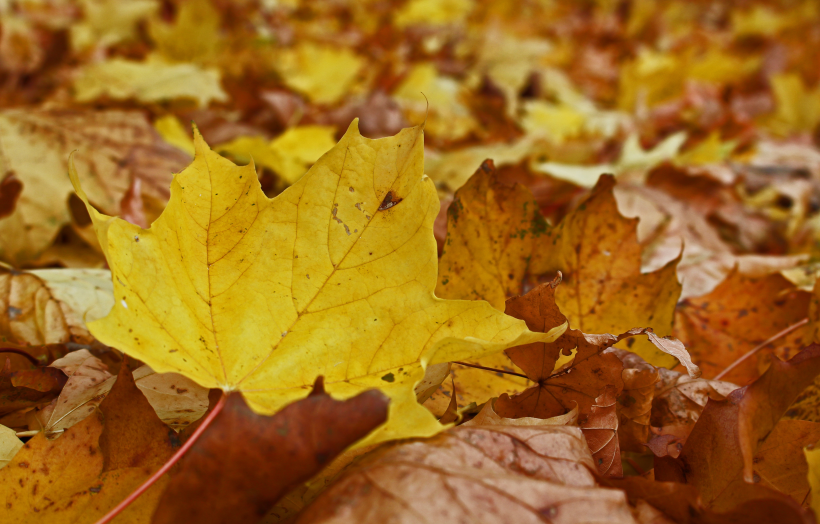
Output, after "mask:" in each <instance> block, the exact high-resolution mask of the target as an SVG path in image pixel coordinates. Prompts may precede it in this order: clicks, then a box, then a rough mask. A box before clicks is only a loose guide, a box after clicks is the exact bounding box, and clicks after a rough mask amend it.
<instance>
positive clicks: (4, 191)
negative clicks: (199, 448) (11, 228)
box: [0, 172, 23, 218]
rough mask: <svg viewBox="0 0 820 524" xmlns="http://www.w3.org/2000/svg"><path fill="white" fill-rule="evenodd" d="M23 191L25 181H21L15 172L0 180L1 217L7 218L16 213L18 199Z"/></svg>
mask: <svg viewBox="0 0 820 524" xmlns="http://www.w3.org/2000/svg"><path fill="white" fill-rule="evenodd" d="M22 191H23V183H22V182H20V181H19V180H18V179H17V177H16V176H14V172H11V173H7V174H6V175H5V176H4V177H3V181H2V182H0V218H5V217H7V216H9V215H11V214H12V213H14V208H15V207H17V199H18V198H19V197H20V193H21V192H22Z"/></svg>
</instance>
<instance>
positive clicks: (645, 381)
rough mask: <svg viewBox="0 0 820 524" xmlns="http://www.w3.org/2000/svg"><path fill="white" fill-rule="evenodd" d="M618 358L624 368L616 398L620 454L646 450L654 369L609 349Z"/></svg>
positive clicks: (634, 358)
mask: <svg viewBox="0 0 820 524" xmlns="http://www.w3.org/2000/svg"><path fill="white" fill-rule="evenodd" d="M613 352H614V353H615V354H616V355H617V356H618V358H619V359H621V362H622V363H623V366H624V369H623V372H622V373H621V378H622V379H623V382H624V389H623V391H621V394H620V395H618V406H617V407H618V442H619V443H620V445H621V449H623V450H624V451H634V452H642V451H646V448H645V447H644V444H645V443H646V442H648V441H649V431H650V430H649V428H650V422H649V421H650V417H651V414H652V399H654V397H655V384H656V383H657V382H658V381H659V380H660V376H659V373H658V370H657V369H656V368H655V367H654V366H652V365H651V364H648V363H647V362H646V361H644V360H643V359H642V358H641V357H639V356H638V355H636V354H634V353H630V352H628V351H624V350H617V349H616V350H613Z"/></svg>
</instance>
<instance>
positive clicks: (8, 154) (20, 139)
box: [0, 108, 188, 266]
mask: <svg viewBox="0 0 820 524" xmlns="http://www.w3.org/2000/svg"><path fill="white" fill-rule="evenodd" d="M0 143H2V148H3V155H4V163H5V165H6V167H7V169H10V170H12V171H14V173H15V176H16V177H17V178H18V179H19V180H20V182H22V183H23V192H22V193H21V195H20V198H19V199H18V201H17V206H16V207H15V209H14V211H13V213H12V214H11V215H9V216H8V217H5V218H2V219H0V258H2V259H3V260H5V261H7V262H11V263H13V264H15V265H18V266H19V265H20V264H23V263H26V262H28V261H30V260H33V259H36V258H37V257H38V256H39V255H40V253H42V252H43V251H44V250H45V249H46V248H47V247H48V245H49V244H50V243H51V242H52V240H53V239H54V236H55V235H56V234H57V232H58V231H59V229H60V228H61V227H62V226H63V225H65V224H68V223H69V221H70V219H71V215H70V212H69V208H68V206H67V205H66V203H67V201H68V197H69V195H71V194H72V188H71V184H70V182H69V180H68V179H67V178H66V176H65V173H66V171H67V169H68V164H67V163H68V156H69V154H70V153H72V152H73V151H77V153H76V154H75V161H76V162H77V163H78V164H79V165H78V171H79V172H81V173H93V174H94V176H93V177H91V176H89V178H88V179H86V180H83V187H85V189H86V191H87V192H88V194H89V198H90V199H91V200H92V201H93V202H94V204H95V205H97V206H99V207H100V208H101V209H102V210H103V211H104V212H107V213H109V214H113V215H116V214H118V213H119V211H120V202H121V200H122V197H123V195H124V193H125V192H126V190H127V189H128V186H129V184H130V181H131V180H133V179H134V178H140V179H141V180H142V181H143V183H144V186H143V190H144V191H145V192H146V193H147V194H148V195H150V196H153V197H156V198H159V199H162V200H167V198H168V187H169V185H170V181H171V174H172V173H174V172H176V171H178V170H180V169H181V168H182V167H184V165H185V163H186V161H187V160H188V159H187V157H186V155H185V154H184V153H182V152H181V151H178V150H176V149H175V148H173V147H172V146H170V145H168V144H166V143H165V142H163V141H162V140H161V139H160V137H159V135H158V134H157V133H156V132H155V131H154V129H153V127H152V126H151V125H150V123H149V122H148V120H147V119H146V118H145V115H144V114H142V113H140V112H134V111H88V110H87V111H75V110H41V109H36V110H35V109H30V108H26V109H6V110H4V111H3V112H2V113H0Z"/></svg>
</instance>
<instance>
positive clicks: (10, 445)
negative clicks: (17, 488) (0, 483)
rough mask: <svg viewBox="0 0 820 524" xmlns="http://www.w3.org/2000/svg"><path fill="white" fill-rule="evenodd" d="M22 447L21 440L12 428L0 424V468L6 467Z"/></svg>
mask: <svg viewBox="0 0 820 524" xmlns="http://www.w3.org/2000/svg"><path fill="white" fill-rule="evenodd" d="M22 447H23V441H22V440H20V439H19V438H17V434H16V432H15V431H14V430H13V429H11V428H7V427H6V426H0V469H2V468H4V467H6V465H7V464H8V463H9V462H11V460H12V459H13V458H14V456H15V455H16V454H17V452H18V451H20V448H22Z"/></svg>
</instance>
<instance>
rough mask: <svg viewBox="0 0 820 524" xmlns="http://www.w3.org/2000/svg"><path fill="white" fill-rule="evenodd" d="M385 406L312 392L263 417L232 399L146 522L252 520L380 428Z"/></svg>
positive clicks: (374, 398)
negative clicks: (342, 452) (149, 519)
mask: <svg viewBox="0 0 820 524" xmlns="http://www.w3.org/2000/svg"><path fill="white" fill-rule="evenodd" d="M387 405H388V402H387V398H386V397H385V396H384V395H381V394H380V393H378V392H377V391H368V392H364V393H360V394H359V395H358V396H356V397H353V398H350V399H348V400H346V401H336V400H333V399H332V398H330V397H329V396H328V395H326V394H324V393H323V392H322V391H321V390H319V391H314V393H313V394H311V395H310V396H308V397H307V398H306V399H303V400H300V401H298V402H296V403H294V404H291V405H289V406H287V407H285V408H284V409H283V410H282V411H280V412H278V413H277V414H276V415H274V416H272V417H265V416H261V415H257V414H255V413H254V412H253V411H252V410H251V409H250V408H249V407H248V406H247V404H245V401H244V400H243V399H242V396H241V395H231V396H229V397H228V400H227V404H226V405H225V408H224V409H223V410H222V411H221V412H220V413H219V415H217V417H216V419H215V420H214V421H213V423H212V424H211V426H210V427H209V428H208V431H207V432H206V433H205V434H204V435H203V436H202V437H201V438H200V440H198V441H197V442H196V444H194V447H193V448H191V450H190V451H189V452H188V454H187V455H186V456H185V458H184V459H183V460H182V461H181V462H180V469H179V472H178V473H177V474H175V475H174V476H173V477H172V480H171V483H170V484H169V486H168V488H167V489H166V490H165V492H164V493H163V495H162V498H161V499H160V502H159V506H158V507H157V510H156V513H154V517H153V520H152V522H153V523H154V524H161V523H172V522H179V521H180V519H182V520H186V519H194V520H195V521H196V522H202V523H208V522H227V521H239V522H254V521H256V520H259V519H260V518H261V517H263V516H264V515H265V513H267V511H268V510H269V509H270V508H271V507H272V506H273V504H274V503H275V502H276V501H277V500H278V499H279V498H281V497H282V496H283V495H284V494H285V493H287V492H288V491H289V490H290V489H291V488H293V487H295V486H297V485H299V484H300V483H302V482H304V481H306V480H308V479H309V478H310V477H312V476H313V475H315V474H316V473H318V472H319V471H320V470H321V469H322V468H323V467H324V466H325V465H327V464H328V463H330V461H331V460H333V458H334V457H335V456H336V455H338V454H339V453H340V452H341V451H343V450H344V449H345V448H346V447H348V446H349V445H350V444H352V443H353V442H356V441H357V440H359V439H361V438H363V437H364V436H365V435H367V434H368V433H370V432H371V431H372V430H373V429H374V428H375V427H376V426H379V425H380V424H382V423H384V421H385V420H387ZM239 442H241V443H242V444H241V445H237V443H239ZM260 464H275V467H273V468H267V467H264V466H263V467H260Z"/></svg>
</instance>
